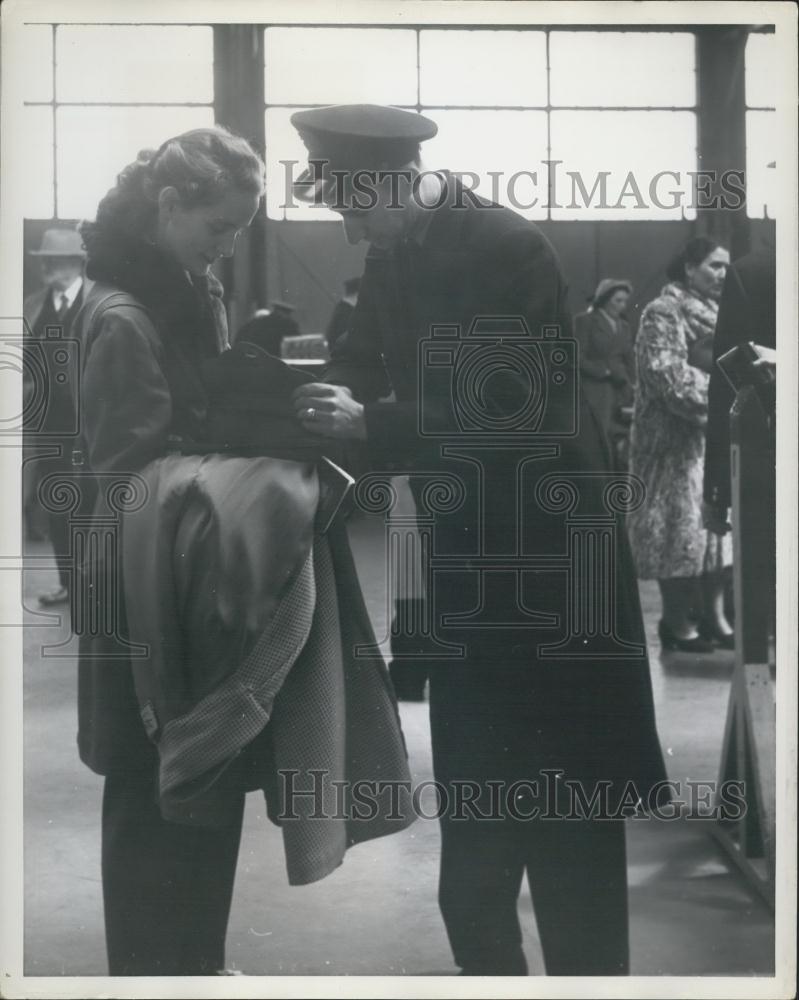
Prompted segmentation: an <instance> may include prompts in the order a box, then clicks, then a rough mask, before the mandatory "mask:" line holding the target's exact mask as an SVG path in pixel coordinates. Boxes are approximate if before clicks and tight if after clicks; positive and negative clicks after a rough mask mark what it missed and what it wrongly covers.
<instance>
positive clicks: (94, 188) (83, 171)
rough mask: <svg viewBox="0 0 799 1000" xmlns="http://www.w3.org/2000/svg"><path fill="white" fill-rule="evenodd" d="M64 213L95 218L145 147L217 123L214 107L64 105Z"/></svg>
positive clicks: (60, 191) (61, 134) (61, 189)
mask: <svg viewBox="0 0 799 1000" xmlns="http://www.w3.org/2000/svg"><path fill="white" fill-rule="evenodd" d="M57 115H58V117H57V127H58V162H57V169H58V214H59V216H61V217H62V218H67V219H80V218H90V219H93V218H94V214H95V212H96V210H97V203H98V202H99V200H100V199H101V198H102V197H103V195H104V194H105V193H106V191H108V189H109V188H110V187H112V186H113V184H114V182H115V179H116V176H117V174H118V173H119V172H120V171H121V170H122V168H123V167H125V166H126V165H127V164H128V163H131V162H132V161H133V160H135V159H136V155H137V154H138V152H139V150H141V149H148V148H154V149H157V148H158V146H160V145H161V143H162V142H164V140H165V139H168V138H169V137H170V136H172V135H178V134H179V133H180V132H185V131H187V130H188V129H191V128H199V127H201V126H204V125H212V124H213V120H214V116H213V111H212V110H211V108H153V107H141V108H59V109H58V112H57Z"/></svg>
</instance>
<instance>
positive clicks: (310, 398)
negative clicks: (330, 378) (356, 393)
mask: <svg viewBox="0 0 799 1000" xmlns="http://www.w3.org/2000/svg"><path fill="white" fill-rule="evenodd" d="M292 399H293V402H294V410H295V412H296V414H297V418H298V419H299V420H300V422H301V423H302V425H303V427H304V428H305V429H306V430H308V431H311V432H312V433H313V434H321V435H322V436H323V437H329V438H335V439H336V440H339V441H365V440H366V421H365V419H364V415H363V406H362V405H361V404H360V403H359V402H357V401H356V400H355V399H353V397H352V393H351V392H350V390H349V389H347V388H346V387H345V386H342V385H328V384H327V383H326V382H310V383H309V384H308V385H301V386H300V387H299V388H298V389H295V390H294V393H293V396H292Z"/></svg>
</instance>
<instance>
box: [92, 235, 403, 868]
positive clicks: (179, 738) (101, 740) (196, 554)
mask: <svg viewBox="0 0 799 1000" xmlns="http://www.w3.org/2000/svg"><path fill="white" fill-rule="evenodd" d="M94 277H96V278H97V279H99V280H98V283H97V284H96V285H95V287H94V289H93V293H92V295H91V296H90V297H89V300H88V301H87V303H86V306H85V309H84V312H83V313H82V315H81V317H79V323H78V330H79V334H80V337H81V347H82V358H81V363H82V380H81V398H80V407H81V414H82V424H81V429H82V438H83V442H84V445H85V449H86V454H87V459H88V465H89V468H90V470H91V472H92V474H93V475H94V478H95V481H96V484H97V502H96V506H95V512H94V522H93V525H94V526H95V527H98V528H99V527H101V521H102V517H103V515H107V514H108V513H109V510H108V506H109V497H111V496H112V494H113V495H115V496H116V498H117V499H116V501H114V503H115V504H116V506H117V507H118V508H119V507H125V506H126V505H127V510H126V511H125V512H123V514H122V516H121V519H120V528H121V535H122V543H121V545H120V551H121V553H122V556H123V558H122V565H121V567H120V566H118V565H117V566H116V567H113V566H110V562H109V560H106V561H105V572H106V576H105V581H104V583H105V587H104V591H105V593H104V600H103V598H101V599H100V601H99V602H98V603H99V604H100V605H101V610H103V611H106V610H107V608H108V605H109V594H111V595H115V596H116V599H117V600H116V607H117V609H118V614H117V616H116V625H117V628H116V634H113V635H103V634H98V630H96V629H95V630H91V629H87V628H84V629H83V630H82V635H81V662H80V665H79V733H78V742H79V750H80V754H81V758H82V759H83V761H84V762H85V763H86V764H87V765H88V766H89V767H91V768H92V769H93V770H95V771H97V772H98V773H101V774H109V773H112V772H115V771H116V772H119V771H123V772H130V771H135V770H141V769H151V768H156V767H158V768H159V772H160V793H161V809H162V813H163V814H164V816H165V817H166V818H169V819H174V820H177V821H182V822H195V823H204V824H211V825H213V824H215V823H218V822H220V821H223V819H224V817H223V815H221V813H224V810H225V808H226V803H229V802H230V801H231V796H233V797H235V796H236V795H240V794H241V792H242V791H243V790H246V789H247V788H252V787H259V786H260V787H263V788H264V791H265V792H268V801H269V805H270V815H272V817H273V818H274V817H275V813H276V811H277V810H279V809H280V807H281V806H285V805H286V800H285V797H284V796H282V791H285V789H286V787H288V786H287V785H285V784H283V785H280V784H279V783H278V782H277V779H276V777H275V768H276V767H282V768H283V769H285V770H291V769H295V770H296V771H297V777H296V778H295V779H292V780H293V787H294V788H305V787H306V786H308V784H309V782H308V780H307V778H308V773H309V771H310V769H311V768H313V767H320V768H324V769H327V770H329V771H330V775H329V777H332V778H337V779H347V780H349V781H353V780H359V779H368V778H383V779H386V780H389V781H390V780H399V781H403V780H405V781H407V780H408V778H409V775H408V771H407V762H406V759H405V751H404V746H403V742H402V737H401V733H400V728H399V720H398V716H397V712H396V703H395V701H394V699H393V695H392V692H391V690H390V684H389V683H388V681H387V677H386V673H385V669H384V667H383V665H382V664H379V663H376V662H375V661H360V662H357V661H356V660H355V659H354V657H353V655H352V651H353V649H354V647H355V645H356V644H358V643H366V644H368V643H370V642H373V635H372V632H371V628H370V625H369V622H368V617H367V615H366V610H365V607H364V605H363V601H362V598H361V596H360V590H359V588H358V584H357V577H356V575H355V570H354V566H353V564H352V561H351V556H350V554H349V547H348V544H347V541H346V536H345V534H344V533H343V529H342V528H341V527H340V526H339V527H335V526H334V527H333V528H331V529H330V530H329V531H326V534H325V535H324V536H323V537H319V536H317V537H316V540H315V541H314V531H315V526H316V529H317V530H326V528H327V524H325V525H323V526H321V527H320V524H319V521H320V519H319V517H318V510H319V507H320V504H319V503H318V497H319V495H320V489H321V488H322V487H321V486H320V483H319V480H318V476H317V471H316V464H315V461H314V459H313V455H312V453H311V451H310V450H309V449H308V448H306V449H305V450H298V451H297V454H296V456H294V457H292V455H291V454H290V453H286V445H287V439H288V437H289V435H288V434H287V433H286V432H285V431H286V427H285V415H284V418H279V417H276V416H274V415H272V416H270V414H269V413H268V412H266V411H268V410H269V401H268V400H267V401H266V405H264V404H263V402H262V401H260V400H258V399H255V400H253V405H254V407H255V408H256V409H255V410H254V411H253V412H248V411H246V410H242V411H241V413H240V414H239V417H240V418H241V419H243V425H244V428H245V430H247V431H248V432H249V431H250V429H251V427H250V425H252V424H253V423H260V422H264V423H266V422H267V421H268V420H270V419H272V420H277V421H278V426H280V420H281V419H282V420H283V424H282V428H283V429H282V431H280V437H281V443H282V457H280V458H268V457H262V458H258V457H252V458H247V457H236V456H235V455H227V456H226V455H224V454H215V453H214V450H216V451H217V452H218V451H219V450H220V448H219V447H216V448H215V446H217V445H220V444H221V443H220V442H219V441H218V440H216V439H214V440H210V441H209V437H212V436H213V434H215V433H216V434H218V433H219V430H220V427H224V428H225V429H226V430H230V426H231V424H230V411H225V412H224V413H222V417H221V419H220V412H221V411H219V410H218V409H217V410H214V409H213V405H212V404H213V402H214V399H215V398H216V397H215V396H214V390H213V385H214V382H213V378H212V377H211V375H210V374H209V372H210V371H211V369H212V368H214V366H215V365H217V359H219V360H222V356H223V354H224V352H225V351H226V348H227V337H226V326H225V318H224V309H223V305H222V301H221V298H220V293H221V287H220V286H219V285H218V283H217V282H216V281H215V279H213V278H211V279H205V278H193V279H191V280H190V279H189V277H188V275H186V274H185V273H184V272H182V271H180V270H179V269H178V268H177V267H176V266H175V265H173V264H172V263H170V262H169V261H168V260H166V259H165V258H163V257H162V256H161V255H160V254H159V253H158V251H157V250H155V248H151V247H149V246H147V245H144V244H131V245H113V244H112V245H110V246H108V247H106V248H105V252H104V253H103V254H102V256H99V255H98V256H97V257H96V263H95V266H94ZM120 289H121V290H122V292H123V294H120V292H119V290H120ZM110 295H113V298H109V296H110ZM232 356H233V355H232V354H224V357H225V358H230V357H232ZM268 365H269V366H272V367H271V368H270V371H272V369H274V370H275V371H276V372H277V375H278V377H280V372H285V375H284V376H283V377H284V378H285V379H289V378H290V373H289V370H288V369H286V368H285V366H284V365H282V363H281V362H279V361H277V360H275V359H270V360H269V361H268ZM214 372H215V375H214V378H216V379H217V381H219V380H220V372H221V373H222V375H221V380H222V382H224V380H225V379H226V378H227V377H228V375H229V371H228V372H227V374H226V369H225V367H223V368H222V369H220V368H219V367H218V365H217V367H216V368H214ZM244 375H245V379H244V381H245V383H247V380H249V383H252V377H251V376H252V372H245V373H244ZM249 388H250V389H251V388H252V386H251V385H249ZM229 395H230V394H229ZM233 395H234V396H235V393H234V394H233ZM239 395H240V396H241V395H242V394H239ZM233 405H236V400H235V399H234V400H233ZM239 405H241V400H240V399H239ZM272 409H274V405H272ZM256 411H257V412H256ZM306 444H307V442H306ZM209 450H210V452H211V453H210V454H206V452H208V451H209ZM120 483H121V484H125V483H127V484H128V493H127V497H129V498H130V499H125V493H124V490H122V491H120V489H119V484H120ZM114 491H116V493H114ZM120 497H121V498H122V499H121V500H120ZM89 596H91V595H89ZM287 602H290V603H287ZM111 603H112V604H113V600H112V601H111ZM103 605H105V606H104V607H103ZM281 616H282V617H281ZM302 622H304V623H305V626H304V627H300V624H301V623H302ZM85 624H86V622H84V625H85ZM270 628H271V629H272V631H271V633H270ZM276 629H277V630H276ZM92 633H93V634H92ZM270 636H271V638H270ZM267 640H268V641H267ZM126 643H130V644H131V645H130V646H129V647H128V646H126ZM278 661H279V662H278ZM134 678H135V683H134ZM270 716H273V717H272V720H271V723H270V725H269V727H268V733H269V734H270V739H269V740H268V741H267V742H266V743H264V742H263V740H261V737H260V736H259V733H266V732H267V730H264V728H263V727H264V726H265V724H266V723H267V720H268V719H269V718H270ZM148 737H149V738H148ZM256 737H258V740H259V753H261V751H263V752H264V753H265V759H264V764H263V765H261V766H260V769H259V770H258V771H257V772H256V773H253V770H252V768H251V766H250V764H249V763H248V762H247V760H246V758H247V756H248V753H249V750H250V743H251V741H252V740H253V739H254V738H256ZM242 751H244V753H243V755H242ZM233 765H235V766H233ZM304 779H305V780H304ZM296 811H297V812H299V813H301V814H302V815H301V817H300V820H301V821H300V822H298V823H296V824H292V823H289V822H284V823H283V824H282V826H283V830H284V840H285V845H286V855H287V862H288V866H289V879H290V881H291V882H293V883H302V882H308V881H313V880H315V879H317V878H321V877H323V876H324V875H326V874H327V873H328V872H329V871H331V870H332V869H333V868H334V867H335V866H336V865H337V864H339V863H340V861H341V858H342V856H343V854H344V851H345V849H346V847H347V846H349V845H350V844H352V843H355V842H357V841H360V840H364V839H369V838H370V837H374V836H380V835H382V834H384V833H387V832H395V831H396V830H399V829H401V828H402V827H403V826H406V825H407V823H408V822H409V821H410V819H411V817H410V815H405V816H404V817H403V819H402V820H400V821H397V820H394V821H393V822H392V823H390V824H382V823H381V820H380V817H379V816H378V817H377V820H376V822H374V823H365V822H355V823H353V822H350V821H348V822H346V823H343V822H341V821H340V819H339V821H336V822H330V823H325V822H320V821H318V820H316V821H315V822H313V821H310V820H309V818H308V817H307V816H306V815H305V814H304V812H303V809H302V808H299V809H298V810H296Z"/></svg>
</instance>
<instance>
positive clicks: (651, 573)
mask: <svg viewBox="0 0 799 1000" xmlns="http://www.w3.org/2000/svg"><path fill="white" fill-rule="evenodd" d="M717 313H718V305H717V303H716V302H714V301H712V300H711V299H704V298H701V297H700V296H699V295H697V294H696V293H695V292H693V291H691V290H689V289H687V288H686V287H685V286H684V285H681V284H678V283H673V284H668V285H666V286H665V287H664V288H663V290H662V291H661V293H660V295H659V296H658V298H656V299H655V300H654V301H652V302H650V303H649V305H648V306H647V307H646V309H645V310H644V312H643V314H642V316H641V323H640V327H639V331H638V337H637V340H636V360H637V367H638V391H637V394H636V400H635V411H634V416H633V426H632V436H631V455H630V464H631V472H633V473H634V474H635V475H636V476H639V477H640V478H641V479H642V480H643V482H644V484H645V486H646V493H647V501H646V503H645V504H644V505H643V506H642V507H640V508H639V509H638V510H637V511H635V512H634V513H633V514H631V515H630V517H629V521H628V530H629V536H630V542H631V544H632V548H633V552H634V555H635V561H636V566H637V569H638V575H639V577H640V578H642V579H647V580H652V579H656V580H663V579H669V578H671V577H692V576H699V575H700V574H701V573H702V571H703V570H705V569H708V570H710V569H718V568H720V567H721V566H722V565H727V564H729V563H730V562H731V561H732V552H731V540H730V537H729V535H727V536H725V538H724V539H720V538H719V537H718V536H716V535H710V534H709V533H708V532H707V531H705V529H704V527H703V525H702V477H703V469H704V457H705V424H706V423H707V398H708V382H709V377H708V375H707V374H706V373H705V372H704V371H702V370H700V369H699V368H697V367H694V366H693V365H692V364H691V357H692V353H693V352H694V350H695V349H696V347H697V345H698V344H700V343H701V342H702V341H705V340H707V338H709V337H712V335H713V331H714V330H715V327H716V316H717Z"/></svg>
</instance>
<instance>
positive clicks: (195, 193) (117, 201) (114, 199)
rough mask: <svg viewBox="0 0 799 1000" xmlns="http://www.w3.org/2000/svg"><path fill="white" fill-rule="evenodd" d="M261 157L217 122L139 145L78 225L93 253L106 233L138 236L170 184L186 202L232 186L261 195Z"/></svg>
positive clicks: (205, 199)
mask: <svg viewBox="0 0 799 1000" xmlns="http://www.w3.org/2000/svg"><path fill="white" fill-rule="evenodd" d="M264 173H265V168H264V163H263V160H262V159H261V157H260V156H259V155H258V154H257V153H256V152H255V150H254V149H253V148H252V146H250V144H249V143H248V142H247V140H246V139H243V138H242V137H241V136H238V135H234V134H233V133H232V132H229V131H228V130H227V129H226V128H223V127H222V126H220V125H214V126H213V127H211V128H197V129H192V130H191V131H190V132H183V133H182V134H181V135H176V136H173V137H172V138H171V139H167V140H166V142H164V143H163V144H162V145H161V146H160V148H159V149H143V150H142V151H141V152H140V153H139V155H138V156H137V157H136V159H135V161H134V162H133V163H129V164H128V165H127V166H126V167H125V169H124V170H123V171H122V172H121V173H120V174H119V175H118V176H117V182H116V184H115V186H114V187H112V188H111V190H110V191H109V192H108V194H106V195H105V197H104V198H103V199H102V201H101V202H100V204H99V205H98V206H97V218H96V220H95V221H94V222H84V223H83V224H82V225H81V227H80V232H81V235H82V236H83V243H84V246H85V247H86V250H87V251H88V253H89V255H90V256H91V254H92V250H93V249H94V248H97V249H99V248H100V244H101V243H103V242H104V241H105V240H107V239H108V238H109V237H123V238H124V237H127V238H142V237H144V236H145V235H146V234H147V233H148V232H149V231H150V230H151V229H152V226H153V223H154V221H155V219H156V217H157V214H158V196H159V194H160V192H161V191H162V190H163V189H164V188H166V187H174V188H175V189H176V190H177V192H178V194H179V195H180V199H181V202H182V203H183V204H184V205H185V206H186V207H188V208H191V207H194V206H196V205H209V204H214V202H216V201H219V200H220V199H221V198H223V197H224V196H225V194H226V193H227V192H228V191H230V190H236V191H242V192H247V193H250V194H255V195H258V197H260V196H261V195H263V193H264V187H265V183H264Z"/></svg>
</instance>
